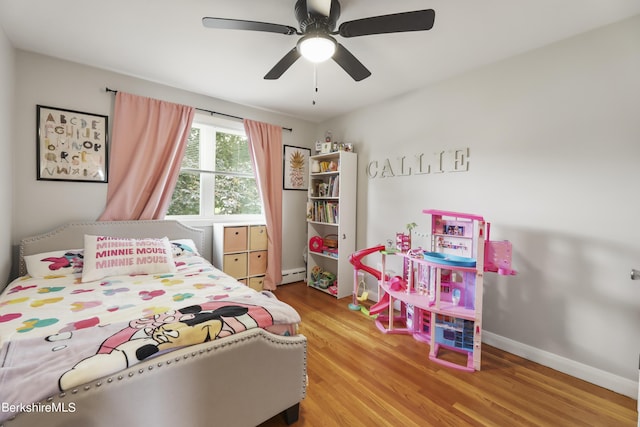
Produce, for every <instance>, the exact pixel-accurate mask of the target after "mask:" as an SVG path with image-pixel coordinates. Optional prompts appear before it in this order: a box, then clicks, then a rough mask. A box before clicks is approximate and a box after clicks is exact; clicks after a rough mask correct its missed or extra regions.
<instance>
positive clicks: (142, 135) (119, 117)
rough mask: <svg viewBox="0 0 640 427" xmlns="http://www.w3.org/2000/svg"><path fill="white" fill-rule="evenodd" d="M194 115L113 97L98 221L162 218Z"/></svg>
mask: <svg viewBox="0 0 640 427" xmlns="http://www.w3.org/2000/svg"><path fill="white" fill-rule="evenodd" d="M193 114H194V108H193V107H188V106H186V105H178V104H172V103H169V102H165V101H160V100H157V99H152V98H145V97H141V96H136V95H131V94H128V93H123V92H118V93H117V94H116V103H115V108H114V120H113V136H112V138H111V141H112V142H111V148H110V158H109V187H108V189H107V206H106V208H105V210H104V212H103V213H102V215H101V216H100V218H99V220H100V221H109V220H113V221H120V220H136V219H162V218H164V216H165V214H166V212H167V209H168V208H169V203H170V202H171V196H172V194H173V190H174V187H175V184H176V181H177V180H178V174H179V172H180V164H181V162H182V157H183V155H184V150H185V148H186V144H187V138H188V137H189V132H190V130H191V122H192V121H193Z"/></svg>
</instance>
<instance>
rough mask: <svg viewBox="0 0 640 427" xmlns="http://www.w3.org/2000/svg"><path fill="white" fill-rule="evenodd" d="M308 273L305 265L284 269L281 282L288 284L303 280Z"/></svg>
mask: <svg viewBox="0 0 640 427" xmlns="http://www.w3.org/2000/svg"><path fill="white" fill-rule="evenodd" d="M306 275H307V271H306V269H305V268H304V267H299V268H292V269H289V270H282V282H280V284H281V285H286V284H287V283H293V282H300V281H303V280H304V279H305V277H306Z"/></svg>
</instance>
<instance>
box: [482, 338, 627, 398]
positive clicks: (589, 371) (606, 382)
mask: <svg viewBox="0 0 640 427" xmlns="http://www.w3.org/2000/svg"><path fill="white" fill-rule="evenodd" d="M482 342H484V343H487V344H488V345H491V346H493V347H497V348H499V349H501V350H504V351H507V352H509V353H512V354H515V355H516V356H520V357H524V358H525V359H527V360H531V361H533V362H536V363H539V364H541V365H544V366H547V367H549V368H551V369H555V370H556V371H560V372H562V373H565V374H568V375H571V376H573V377H576V378H580V379H581V380H584V381H587V382H590V383H592V384H595V385H597V386H600V387H604V388H606V389H608V390H612V391H615V392H616V393H620V394H622V395H625V396H629V397H630V398H632V399H637V398H638V381H633V380H630V379H628V378H624V377H621V376H618V375H614V374H612V373H610V372H606V371H603V370H600V369H597V368H594V367H592V366H588V365H585V364H582V363H579V362H576V361H575V360H571V359H567V358H566V357H562V356H558V355H556V354H553V353H549V352H547V351H544V350H540V349H538V348H535V347H531V346H529V345H526V344H523V343H521V342H518V341H514V340H511V339H509V338H505V337H503V336H500V335H496V334H493V333H491V332H487V331H484V334H483V338H482Z"/></svg>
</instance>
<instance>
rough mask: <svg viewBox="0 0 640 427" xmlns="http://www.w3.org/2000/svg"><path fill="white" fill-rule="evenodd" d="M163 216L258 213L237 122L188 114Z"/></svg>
mask: <svg viewBox="0 0 640 427" xmlns="http://www.w3.org/2000/svg"><path fill="white" fill-rule="evenodd" d="M167 215H170V216H179V217H183V218H193V219H198V218H201V219H204V218H207V219H209V218H212V219H215V218H216V217H219V216H224V217H227V218H228V217H229V216H233V218H234V219H240V217H245V216H247V218H253V217H255V216H256V215H260V216H261V215H262V202H261V201H260V194H259V193H258V188H257V185H256V180H255V178H254V175H253V166H252V164H251V158H250V155H249V147H248V142H247V137H246V135H245V133H244V128H243V127H242V125H241V124H240V125H239V124H238V123H235V122H228V121H225V120H221V119H215V118H213V117H208V116H201V115H197V116H196V117H195V118H194V122H193V124H192V125H191V133H190V135H189V139H188V141H187V147H186V150H185V154H184V158H183V160H182V167H181V169H180V175H179V176H178V181H177V183H176V188H175V190H174V192H173V196H172V199H171V204H170V205H169V210H168V212H167Z"/></svg>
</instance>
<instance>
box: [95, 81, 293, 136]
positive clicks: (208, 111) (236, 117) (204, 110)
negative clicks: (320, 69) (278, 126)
mask: <svg viewBox="0 0 640 427" xmlns="http://www.w3.org/2000/svg"><path fill="white" fill-rule="evenodd" d="M105 89H106V90H107V92H113V93H118V91H117V90H115V89H109V88H105ZM194 108H195V109H196V110H198V111H203V112H205V113H209V114H217V115H218V116H224V117H229V118H231V119H236V120H244V118H243V117H239V116H233V115H231V114H226V113H219V112H217V111H212V110H207V109H204V108H198V107H194ZM282 130H288V131H289V132H293V129H292V128H286V127H284V126H283V127H282Z"/></svg>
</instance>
